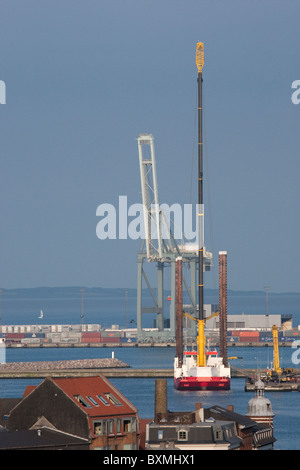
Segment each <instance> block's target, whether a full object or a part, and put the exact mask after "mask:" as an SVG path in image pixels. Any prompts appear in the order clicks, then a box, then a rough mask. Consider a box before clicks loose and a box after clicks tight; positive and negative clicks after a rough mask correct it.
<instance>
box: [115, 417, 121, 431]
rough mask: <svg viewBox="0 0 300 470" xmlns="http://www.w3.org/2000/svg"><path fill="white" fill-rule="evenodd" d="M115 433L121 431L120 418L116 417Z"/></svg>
mask: <svg viewBox="0 0 300 470" xmlns="http://www.w3.org/2000/svg"><path fill="white" fill-rule="evenodd" d="M116 433H117V434H120V433H121V420H120V418H117V419H116Z"/></svg>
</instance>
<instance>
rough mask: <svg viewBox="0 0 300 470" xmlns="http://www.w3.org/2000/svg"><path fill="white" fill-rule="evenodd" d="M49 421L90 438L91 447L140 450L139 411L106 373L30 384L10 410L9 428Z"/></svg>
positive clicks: (22, 428)
mask: <svg viewBox="0 0 300 470" xmlns="http://www.w3.org/2000/svg"><path fill="white" fill-rule="evenodd" d="M41 420H46V421H47V423H48V425H49V424H50V425H51V426H52V427H53V428H54V429H57V430H60V431H63V432H65V433H68V434H70V435H73V436H78V437H81V438H83V439H88V440H89V448H90V449H101V450H106V449H109V450H135V449H139V442H140V431H139V416H138V411H137V409H136V408H135V406H134V405H132V404H131V403H130V402H129V400H127V399H126V398H125V397H124V395H122V394H121V393H120V392H119V390H117V389H116V388H115V387H114V386H113V385H112V384H111V383H110V382H109V381H108V380H107V379H106V378H105V377H104V376H102V375H101V376H96V377H74V378H51V377H47V378H46V379H45V380H43V382H41V383H40V384H39V385H38V386H36V387H27V389H26V390H25V393H24V397H23V399H22V400H21V401H20V402H19V403H17V404H16V406H14V408H12V409H11V410H10V412H9V415H8V416H7V420H6V429H7V430H8V431H16V430H29V429H31V428H32V427H33V426H34V425H35V424H36V423H37V422H38V421H41Z"/></svg>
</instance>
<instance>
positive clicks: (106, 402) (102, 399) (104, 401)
mask: <svg viewBox="0 0 300 470" xmlns="http://www.w3.org/2000/svg"><path fill="white" fill-rule="evenodd" d="M97 398H99V400H100V401H101V402H102V403H103V404H104V405H106V406H109V403H108V401H107V400H105V398H103V397H102V396H101V395H97Z"/></svg>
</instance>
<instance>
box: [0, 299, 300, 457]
mask: <svg viewBox="0 0 300 470" xmlns="http://www.w3.org/2000/svg"><path fill="white" fill-rule="evenodd" d="M124 293H125V291H122V290H121V291H120V292H118V293H116V294H115V295H110V293H109V292H103V293H102V294H101V295H99V293H98V294H95V296H94V297H92V296H91V297H88V296H86V298H85V299H84V307H85V322H86V323H100V324H104V323H105V322H106V323H107V326H110V325H111V324H112V323H113V324H120V326H125V325H126V323H127V322H129V321H130V320H131V319H132V318H131V317H133V319H135V318H136V316H135V313H134V312H135V297H134V295H132V294H131V293H130V292H128V293H126V295H124ZM131 295H132V296H131ZM299 297H300V296H298V295H292V298H291V297H289V302H288V307H287V309H286V310H281V312H278V311H277V312H275V311H274V309H272V310H271V309H270V313H295V312H296V314H297V316H298V314H299V311H298V310H297V309H299V303H298V300H299ZM124 299H125V301H124ZM1 300H2V301H1V306H2V323H3V324H14V323H16V324H31V323H37V322H38V319H37V317H38V315H39V312H40V309H43V311H44V313H46V315H45V316H46V319H45V318H44V319H43V322H44V323H45V324H49V323H80V314H81V311H82V298H81V296H80V295H78V296H76V298H74V295H70V292H69V291H66V292H65V294H64V295H63V296H62V295H61V294H60V295H59V296H56V297H55V298H54V297H53V296H50V295H49V292H48V293H47V295H46V296H45V295H44V296H42V295H41V293H39V294H38V295H37V296H36V297H34V295H33V293H31V295H29V296H28V295H24V294H23V296H22V297H20V296H18V295H15V296H13V295H12V294H11V293H9V295H8V294H6V293H5V292H4V293H3V292H2V299H1ZM236 302H237V303H238V302H240V307H241V309H240V310H239V311H236V312H233V313H240V312H241V311H245V313H265V312H264V298H261V296H259V295H258V296H256V302H255V301H254V299H253V298H252V303H253V304H255V305H256V308H257V310H259V308H260V307H259V304H260V303H262V307H261V311H260V312H259V311H254V310H255V309H254V307H253V306H252V307H251V312H248V311H247V304H246V305H245V303H244V302H245V298H244V299H242V298H239V300H237V299H236ZM279 303H280V304H281V303H284V299H282V298H281V299H280V302H279ZM270 306H271V303H270ZM242 307H244V308H242ZM235 308H236V309H238V308H239V307H238V305H236V307H235ZM108 318H109V320H108ZM294 318H295V317H294ZM71 320H72V321H71ZM39 321H41V320H39ZM297 323H298V322H297ZM294 324H295V321H294ZM112 351H114V355H115V357H117V358H119V359H121V360H123V361H124V362H126V363H127V364H128V365H129V366H131V367H133V368H140V367H143V368H148V367H149V368H151V367H154V368H155V367H160V368H172V367H173V358H174V353H175V350H174V348H171V347H170V348H145V349H144V348H133V349H131V348H130V349H125V348H124V349H123V348H122V349H121V348H115V349H110V348H105V349H99V348H86V349H80V348H70V349H69V348H61V349H47V348H45V349H43V348H39V349H23V348H22V349H21V348H20V349H19V348H18V349H7V353H6V360H7V362H15V361H44V360H50V361H51V360H53V361H55V360H65V359H85V358H98V357H100V358H101V357H110V356H111V354H112ZM293 354H294V356H293ZM295 354H296V358H297V357H298V356H297V350H295V349H292V348H280V361H281V365H282V367H299V366H298V365H297V366H295V363H294V362H293V357H294V358H295ZM229 355H234V356H238V357H239V358H241V359H238V360H235V361H233V362H232V364H233V365H235V366H237V367H241V368H243V367H244V368H248V367H257V368H260V369H262V370H263V369H265V368H266V367H267V366H268V365H270V362H271V361H272V348H263V347H262V348H229ZM299 356H300V354H299ZM111 381H112V382H113V384H114V385H115V386H116V387H117V388H118V389H119V390H120V391H121V392H122V393H123V394H124V395H125V396H126V397H127V398H128V399H129V400H130V401H131V402H132V403H133V404H134V405H135V406H136V407H137V408H138V410H139V414H140V416H141V417H142V418H152V417H153V416H154V396H155V393H154V392H155V390H154V389H155V380H154V379H112V380H111ZM38 383H40V380H39V379H35V380H27V379H13V380H6V379H2V380H0V397H2V398H4V397H22V394H23V392H24V389H25V387H26V386H27V385H28V384H38ZM244 386H245V381H244V379H232V386H231V390H228V391H224V392H220V393H216V392H188V393H185V392H179V391H177V390H174V387H173V381H172V379H170V380H168V408H169V410H171V411H192V410H194V409H195V405H196V403H197V402H201V403H202V405H203V406H204V407H208V406H212V405H216V404H218V405H220V406H223V407H225V408H226V407H227V405H233V406H234V410H235V411H236V412H238V413H241V414H245V413H246V412H247V405H248V401H249V400H250V398H252V397H253V394H252V393H251V392H245V391H244ZM266 396H267V397H268V398H269V399H270V400H271V403H272V408H273V412H274V413H275V418H274V435H275V437H276V439H277V442H276V444H275V449H278V450H299V449H300V429H299V423H300V393H299V392H285V393H284V392H281V393H279V392H275V393H266Z"/></svg>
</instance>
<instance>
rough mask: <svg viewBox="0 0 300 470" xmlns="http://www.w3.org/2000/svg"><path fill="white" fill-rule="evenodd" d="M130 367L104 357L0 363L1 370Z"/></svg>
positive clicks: (117, 360)
mask: <svg viewBox="0 0 300 470" xmlns="http://www.w3.org/2000/svg"><path fill="white" fill-rule="evenodd" d="M125 367H129V366H128V365H127V364H126V363H125V362H123V361H120V360H119V359H116V358H104V359H73V360H66V361H35V362H8V363H6V364H0V372H2V371H3V372H13V371H24V372H26V371H39V370H43V371H47V370H52V371H53V370H64V369H66V370H72V369H77V370H78V369H85V370H86V369H110V368H125Z"/></svg>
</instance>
